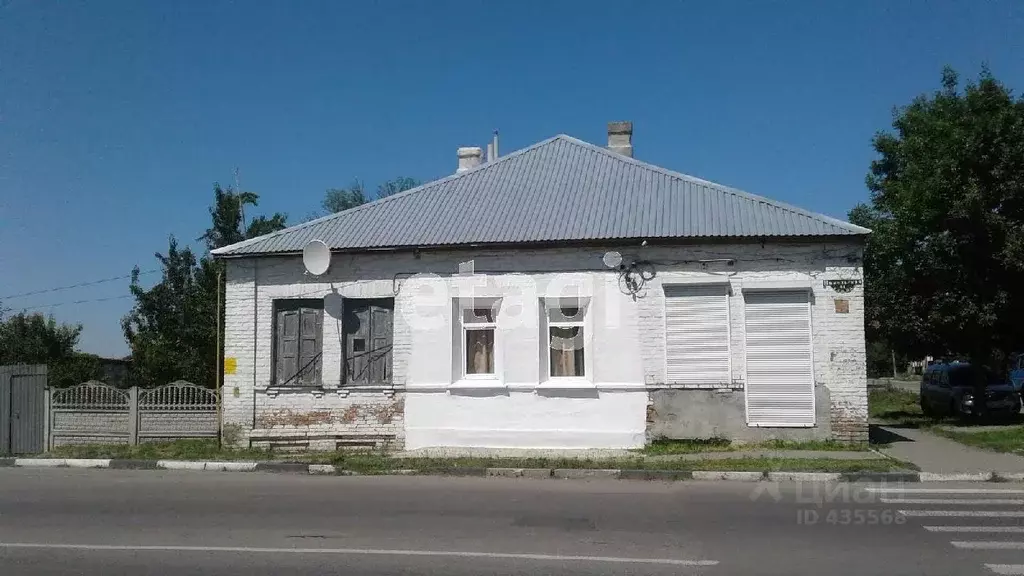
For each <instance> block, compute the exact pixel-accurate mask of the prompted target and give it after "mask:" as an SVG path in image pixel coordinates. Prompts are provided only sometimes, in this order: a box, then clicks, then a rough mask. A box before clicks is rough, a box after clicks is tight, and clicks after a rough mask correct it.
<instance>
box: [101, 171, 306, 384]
mask: <svg viewBox="0 0 1024 576" xmlns="http://www.w3.org/2000/svg"><path fill="white" fill-rule="evenodd" d="M258 201H259V196H258V195H257V194H255V193H252V192H236V191H234V190H232V189H230V188H227V189H222V188H221V187H220V186H214V202H213V206H212V207H211V208H210V220H211V225H210V228H208V229H207V230H206V232H205V233H204V234H203V235H202V236H201V237H200V239H201V240H203V241H204V242H205V243H206V247H207V248H208V249H210V250H212V249H215V248H220V247H222V246H227V245H229V244H233V243H235V242H240V241H242V240H246V239H249V238H254V237H256V236H261V235H263V234H267V233H270V232H274V231H277V230H280V229H282V228H284V227H285V226H286V223H285V220H286V217H285V216H284V215H283V214H279V213H278V214H274V215H272V216H270V217H265V216H257V217H255V218H252V219H251V220H250V221H249V222H248V223H246V222H245V219H244V217H243V211H244V209H245V207H246V206H256V205H257V203H258ZM156 258H157V260H159V261H160V264H161V267H162V269H163V270H162V276H161V279H160V281H159V282H158V283H157V284H155V285H154V286H152V287H151V288H148V289H147V288H145V287H143V286H142V284H141V283H140V281H139V277H140V273H139V269H138V267H136V268H135V270H133V272H132V281H131V286H130V290H131V293H132V295H133V296H134V297H135V305H134V306H133V307H132V310H131V311H130V312H129V313H128V314H127V315H125V317H124V318H123V319H122V320H121V327H122V329H123V331H124V335H125V339H126V340H127V341H128V345H129V347H130V348H131V350H132V379H133V380H134V381H136V382H138V383H139V384H141V385H159V384H166V383H168V382H171V381H173V380H178V379H183V380H188V381H190V382H194V383H196V384H200V385H203V386H211V387H212V386H216V383H217V367H216V364H217V358H218V350H217V336H216V334H217V322H220V323H221V326H223V321H224V318H223V311H222V312H221V316H220V317H219V318H218V316H217V294H218V291H220V293H221V295H222V296H223V290H224V279H223V277H222V278H221V282H220V283H218V282H217V276H218V274H217V273H218V271H220V270H221V269H222V264H221V263H220V262H216V261H214V260H213V259H212V258H210V257H209V256H208V255H203V256H197V255H196V254H195V253H194V252H193V251H192V249H191V248H188V247H179V246H178V242H177V240H176V239H175V238H174V237H173V236H172V237H171V238H170V241H169V245H168V249H167V253H166V254H159V253H158V254H156Z"/></svg>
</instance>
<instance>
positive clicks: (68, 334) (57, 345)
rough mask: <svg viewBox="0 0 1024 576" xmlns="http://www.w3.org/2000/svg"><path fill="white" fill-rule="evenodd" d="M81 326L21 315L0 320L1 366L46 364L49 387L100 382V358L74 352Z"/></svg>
mask: <svg viewBox="0 0 1024 576" xmlns="http://www.w3.org/2000/svg"><path fill="white" fill-rule="evenodd" d="M81 334H82V325H81V324H59V323H58V322H57V321H56V320H55V319H54V318H53V316H44V315H43V314H40V313H38V312H36V313H28V312H21V313H18V314H14V315H13V316H11V317H9V318H3V317H2V316H0V365H4V364H46V365H47V366H48V367H49V383H50V385H52V386H58V387H62V386H70V385H72V384H80V383H82V382H85V381H86V380H92V379H96V378H100V377H101V375H102V369H101V367H100V364H99V357H97V356H95V355H92V354H83V353H81V352H78V351H77V350H76V347H77V345H78V338H79V336H81Z"/></svg>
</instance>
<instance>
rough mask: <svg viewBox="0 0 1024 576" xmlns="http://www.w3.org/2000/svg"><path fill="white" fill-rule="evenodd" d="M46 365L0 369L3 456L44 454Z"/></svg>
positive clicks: (0, 416)
mask: <svg viewBox="0 0 1024 576" xmlns="http://www.w3.org/2000/svg"><path fill="white" fill-rule="evenodd" d="M46 374H47V372H46V366H45V365H16V366H0V455H6V454H36V453H39V452H42V451H43V447H44V446H45V434H46Z"/></svg>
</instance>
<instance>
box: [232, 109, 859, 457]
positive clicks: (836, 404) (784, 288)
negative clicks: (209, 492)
mask: <svg viewBox="0 0 1024 576" xmlns="http://www.w3.org/2000/svg"><path fill="white" fill-rule="evenodd" d="M631 132H632V127H631V126H630V125H628V123H613V124H610V125H609V148H610V150H608V149H604V148H600V147H597V146H593V145H591V144H587V143H584V142H581V141H579V140H576V139H573V138H570V137H568V136H556V137H554V138H551V139H549V140H545V141H543V142H540V143H538V144H535V145H533V146H531V147H528V148H525V149H523V150H520V151H517V152H514V153H512V154H509V155H507V156H503V157H501V158H488V161H487V162H481V158H480V157H481V155H482V154H481V152H480V150H479V149H478V148H477V149H460V154H459V157H460V168H459V171H458V172H457V173H456V174H455V175H453V176H450V177H448V178H443V179H441V180H438V181H435V182H431V183H428V184H425V185H423V186H421V187H418V188H415V189H413V190H409V191H407V192H404V193H401V194H398V195H395V196H391V197H388V198H385V199H382V200H378V201H376V202H372V203H369V204H366V205H363V206H360V207H357V208H354V209H352V210H348V211H345V212H341V213H338V214H334V215H332V216H328V217H326V218H322V219H319V220H315V221H312V222H308V223H305V224H301V225H298V226H294V227H292V228H288V229H286V230H282V231H280V232H276V233H274V234H270V235H267V236H263V237H260V238H256V239H253V240H248V241H245V242H242V243H239V244H235V245H232V246H228V247H225V248H222V249H219V250H216V251H215V252H214V253H215V255H216V256H217V257H219V258H223V259H224V260H225V261H226V262H227V294H226V300H225V309H226V317H227V321H226V326H225V334H224V357H225V367H226V368H225V375H224V384H223V385H224V402H223V406H224V417H223V422H224V426H225V432H226V434H225V436H226V437H231V438H237V441H238V443H239V444H253V445H268V444H270V445H278V444H293V445H299V446H310V447H313V448H332V449H333V448H334V447H336V446H341V445H370V444H374V445H380V444H384V445H387V446H389V447H392V448H400V447H403V446H404V447H405V448H408V449H413V448H423V447H434V446H458V447H494V448H630V447H638V446H642V445H643V444H644V443H645V442H646V441H648V440H649V439H651V438H653V437H657V436H668V437H695V438H707V437H730V438H735V439H739V440H752V439H757V438H763V437H797V438H800V437H834V438H837V439H841V440H848V441H855V442H861V441H865V440H866V438H867V393H866V378H865V365H864V325H863V322H864V315H863V314H864V308H863V291H862V286H861V285H860V282H861V278H862V275H861V268H860V266H861V256H862V250H863V241H864V238H865V235H866V234H867V233H868V231H867V230H865V229H863V228H859V227H857V226H854V225H852V224H848V223H845V222H841V221H838V220H835V219H832V218H829V217H826V216H822V215H818V214H813V213H810V212H806V211H803V210H800V209H797V208H793V207H790V206H787V205H784V204H781V203H778V202H773V201H771V200H767V199H765V198H761V197H758V196H753V195H750V194H747V193H744V192H739V191H737V190H733V189H730V188H726V187H723V186H720V185H717V184H713V183H710V182H706V181H703V180H699V179H696V178H692V177H689V176H685V175H682V174H678V173H675V172H670V171H668V170H665V169H662V168H658V167H655V166H652V165H649V164H645V163H643V162H639V161H637V160H634V159H633V158H632V146H631V142H630V139H631ZM489 156H490V155H489ZM311 241H322V242H323V243H324V244H326V245H327V247H328V248H329V249H330V251H331V258H330V268H329V269H328V271H327V272H326V273H324V274H322V275H319V276H313V275H311V274H308V273H307V272H306V271H305V268H304V265H303V260H302V256H301V253H302V250H303V248H304V247H305V246H306V245H307V244H309V243H310V242H311ZM470 262H471V263H472V273H469V268H468V266H467V263H470ZM460 270H461V271H462V273H460Z"/></svg>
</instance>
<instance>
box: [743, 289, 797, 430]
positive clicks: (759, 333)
mask: <svg viewBox="0 0 1024 576" xmlns="http://www.w3.org/2000/svg"><path fill="white" fill-rule="evenodd" d="M744 300H745V312H744V315H745V323H746V355H747V362H746V366H747V384H746V394H747V424H749V425H751V426H814V372H813V366H812V362H811V307H810V300H809V293H808V292H807V291H806V290H786V291H764V292H745V293H744Z"/></svg>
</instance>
